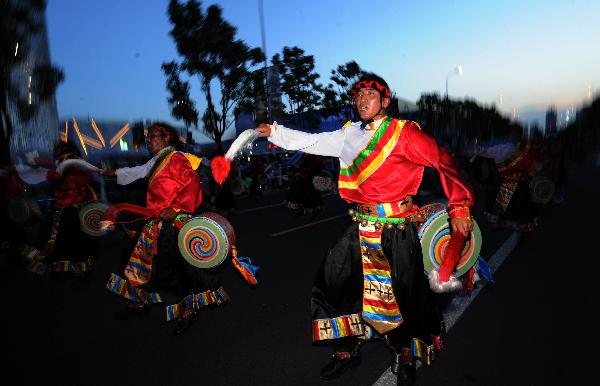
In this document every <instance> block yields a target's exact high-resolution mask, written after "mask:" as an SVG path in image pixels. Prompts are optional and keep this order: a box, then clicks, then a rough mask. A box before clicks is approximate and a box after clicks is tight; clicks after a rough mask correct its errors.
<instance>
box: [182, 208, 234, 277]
mask: <svg viewBox="0 0 600 386" xmlns="http://www.w3.org/2000/svg"><path fill="white" fill-rule="evenodd" d="M211 213H212V212H211ZM215 214H216V213H215ZM217 216H220V215H219V214H217ZM220 217H223V216H220ZM223 218H224V217H223ZM199 219H205V220H208V222H209V223H211V224H212V225H214V226H217V227H219V228H221V229H222V230H223V232H224V233H225V236H226V237H224V240H225V246H226V250H227V252H226V253H225V254H223V257H222V258H213V259H211V260H209V261H202V260H198V259H196V258H195V257H193V256H191V257H190V256H189V251H187V250H184V251H182V250H181V249H182V248H181V245H183V238H184V237H185V234H186V233H187V232H188V231H189V230H190V228H192V227H193V225H192V223H193V222H194V221H193V220H199ZM225 220H227V219H225ZM230 225H231V224H230ZM232 229H233V227H232ZM232 233H233V232H232ZM234 238H235V233H234ZM177 246H178V248H179V252H180V253H181V256H183V258H184V259H185V261H187V262H188V263H189V264H191V265H193V266H194V267H197V268H202V269H210V268H215V267H218V266H219V265H221V264H222V263H223V262H224V261H225V260H227V257H228V256H229V254H230V253H231V248H232V247H233V241H232V242H230V240H229V239H228V238H227V232H225V229H223V227H222V226H221V225H220V224H219V223H218V222H217V221H215V220H213V219H212V218H210V217H206V216H203V214H199V215H197V216H194V217H192V218H190V219H189V220H188V221H186V223H185V224H183V226H182V227H181V229H180V230H179V234H178V236H177ZM215 262H216V264H215Z"/></svg>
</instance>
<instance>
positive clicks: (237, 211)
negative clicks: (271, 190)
mask: <svg viewBox="0 0 600 386" xmlns="http://www.w3.org/2000/svg"><path fill="white" fill-rule="evenodd" d="M284 204H285V202H279V203H277V204H271V205H265V206H259V207H256V208H250V209H242V210H236V211H235V213H237V214H244V213H250V212H256V211H259V210H263V209H269V208H275V207H276V206H281V205H284Z"/></svg>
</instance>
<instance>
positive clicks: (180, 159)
mask: <svg viewBox="0 0 600 386" xmlns="http://www.w3.org/2000/svg"><path fill="white" fill-rule="evenodd" d="M201 202H202V187H201V184H200V177H199V176H198V173H196V171H195V170H193V169H192V166H191V164H190V161H188V159H187V158H186V157H185V156H184V155H183V154H181V153H175V154H173V155H172V156H171V159H170V160H169V163H168V164H167V165H166V166H165V167H164V168H163V169H162V170H160V171H158V172H157V174H156V176H155V177H154V178H153V180H152V181H151V183H150V186H149V187H148V195H147V207H148V208H150V209H152V210H153V211H154V212H155V213H160V212H161V211H163V210H164V209H166V208H173V209H179V210H182V211H184V212H186V213H194V211H195V210H196V208H197V207H198V206H200V203H201Z"/></svg>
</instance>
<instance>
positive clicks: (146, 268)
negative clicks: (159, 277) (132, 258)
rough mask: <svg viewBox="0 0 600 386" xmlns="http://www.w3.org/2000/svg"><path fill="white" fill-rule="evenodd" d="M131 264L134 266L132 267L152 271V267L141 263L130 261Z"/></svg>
mask: <svg viewBox="0 0 600 386" xmlns="http://www.w3.org/2000/svg"><path fill="white" fill-rule="evenodd" d="M129 265H130V266H132V267H134V268H137V269H139V270H140V271H144V272H148V271H150V269H149V268H148V267H145V266H143V265H141V264H140V263H132V262H129Z"/></svg>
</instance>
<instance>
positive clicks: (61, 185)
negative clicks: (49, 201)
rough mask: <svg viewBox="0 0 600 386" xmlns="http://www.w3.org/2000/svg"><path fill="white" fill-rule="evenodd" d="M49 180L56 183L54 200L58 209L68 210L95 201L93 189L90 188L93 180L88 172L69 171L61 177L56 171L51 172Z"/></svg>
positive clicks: (49, 172)
mask: <svg viewBox="0 0 600 386" xmlns="http://www.w3.org/2000/svg"><path fill="white" fill-rule="evenodd" d="M48 179H49V180H50V181H52V182H54V183H56V187H55V189H54V199H55V205H56V207H58V208H66V207H68V206H71V205H74V204H79V203H82V202H87V201H91V200H93V199H94V196H93V194H92V191H91V188H90V187H89V186H88V184H89V183H90V180H91V179H92V176H91V175H90V173H88V172H85V171H81V170H71V171H69V170H67V171H65V172H64V173H63V175H60V174H58V173H57V172H56V171H54V170H49V171H48Z"/></svg>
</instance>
